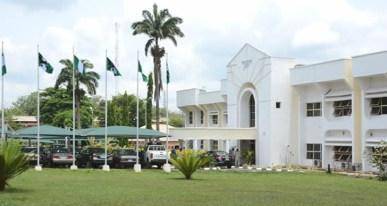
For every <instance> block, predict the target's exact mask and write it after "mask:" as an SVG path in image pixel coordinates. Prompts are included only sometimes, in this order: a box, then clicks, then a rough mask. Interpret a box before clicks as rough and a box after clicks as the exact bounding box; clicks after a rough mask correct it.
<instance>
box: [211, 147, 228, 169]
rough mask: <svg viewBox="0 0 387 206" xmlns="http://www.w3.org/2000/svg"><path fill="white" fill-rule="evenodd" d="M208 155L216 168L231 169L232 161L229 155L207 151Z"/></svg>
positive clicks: (222, 152)
mask: <svg viewBox="0 0 387 206" xmlns="http://www.w3.org/2000/svg"><path fill="white" fill-rule="evenodd" d="M208 155H209V156H211V157H212V159H213V162H212V164H213V165H214V166H217V167H227V168H231V165H232V161H230V159H231V158H230V155H229V154H228V153H227V152H224V151H208Z"/></svg>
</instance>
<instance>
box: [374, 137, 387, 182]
mask: <svg viewBox="0 0 387 206" xmlns="http://www.w3.org/2000/svg"><path fill="white" fill-rule="evenodd" d="M386 162H387V144H386V142H384V141H382V142H380V144H379V145H378V146H376V147H375V148H374V151H373V154H372V158H371V163H373V164H374V165H375V166H376V168H377V169H378V170H379V174H378V179H379V180H380V181H386V180H387V171H386V165H385V164H386Z"/></svg>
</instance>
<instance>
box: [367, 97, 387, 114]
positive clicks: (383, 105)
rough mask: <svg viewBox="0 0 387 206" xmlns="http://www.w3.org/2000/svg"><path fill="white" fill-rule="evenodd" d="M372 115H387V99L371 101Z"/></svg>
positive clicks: (373, 99)
mask: <svg viewBox="0 0 387 206" xmlns="http://www.w3.org/2000/svg"><path fill="white" fill-rule="evenodd" d="M370 106H371V115H382V114H387V97H379V98H372V99H371V105H370Z"/></svg>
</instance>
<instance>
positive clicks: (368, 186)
mask: <svg viewBox="0 0 387 206" xmlns="http://www.w3.org/2000/svg"><path fill="white" fill-rule="evenodd" d="M194 178H195V179H194V180H191V181H187V180H184V179H181V175H180V174H179V173H178V172H173V173H171V174H166V173H163V172H162V171H161V170H145V171H143V172H142V173H139V174H136V173H134V172H132V171H128V170H113V171H111V172H109V173H106V172H103V171H100V170H79V171H70V170H66V169H45V170H44V171H43V172H40V173H39V172H35V171H33V170H30V171H28V172H26V173H25V174H22V175H21V176H19V177H17V178H16V179H14V180H13V181H11V187H10V188H8V189H7V190H6V192H3V193H0V206H13V205H15V206H19V205H20V206H34V205H37V206H44V205H60V206H64V205H72V206H75V205H82V206H85V205H93V206H97V205H104V206H105V205H106V206H107V205H109V206H110V205H112V206H116V205H152V206H161V205H172V206H183V205H184V206H185V205H200V206H203V205H243V206H248V205H276V206H278V205H308V206H309V205H329V206H332V205H351V206H353V205H364V206H369V205H384V206H385V205H387V183H383V182H378V181H376V180H370V179H358V178H352V177H346V176H338V175H327V174H324V173H235V172H216V171H210V172H204V171H203V172H198V173H196V174H195V175H194Z"/></svg>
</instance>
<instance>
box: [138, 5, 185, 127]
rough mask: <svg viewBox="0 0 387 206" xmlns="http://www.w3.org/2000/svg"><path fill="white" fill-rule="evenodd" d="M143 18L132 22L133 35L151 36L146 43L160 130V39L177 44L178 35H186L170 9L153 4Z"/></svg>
mask: <svg viewBox="0 0 387 206" xmlns="http://www.w3.org/2000/svg"><path fill="white" fill-rule="evenodd" d="M142 16H143V18H144V19H143V20H142V21H138V22H134V23H133V24H132V29H133V30H134V31H133V35H137V34H145V35H147V36H148V37H149V39H148V41H147V42H146V44H145V55H146V56H147V55H148V51H149V49H150V52H151V55H152V56H153V75H154V83H155V93H154V100H155V102H156V129H157V130H160V107H159V101H160V91H161V90H162V89H163V84H162V80H161V58H162V57H163V56H164V55H165V49H164V47H162V46H160V41H161V40H164V39H169V40H171V41H172V42H173V44H175V46H177V41H176V37H184V34H183V32H182V31H181V30H180V28H179V26H178V24H181V23H183V20H182V19H181V18H179V17H173V16H172V15H171V14H170V13H169V11H168V9H163V10H159V9H158V8H157V5H156V4H154V5H153V11H148V10H144V11H142Z"/></svg>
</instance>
